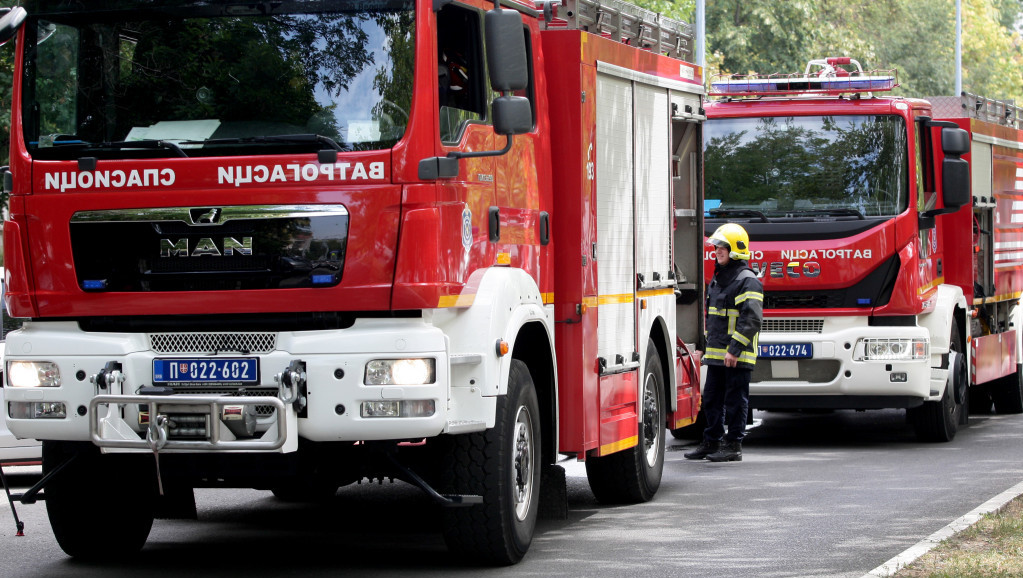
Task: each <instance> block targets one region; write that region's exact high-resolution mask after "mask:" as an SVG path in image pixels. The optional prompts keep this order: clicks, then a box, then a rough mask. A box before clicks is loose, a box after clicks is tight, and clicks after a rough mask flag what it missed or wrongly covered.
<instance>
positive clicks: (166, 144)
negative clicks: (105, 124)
mask: <svg viewBox="0 0 1023 578" xmlns="http://www.w3.org/2000/svg"><path fill="white" fill-rule="evenodd" d="M53 148H62V149H66V148H80V149H88V150H95V149H113V150H124V149H164V150H169V151H172V152H173V153H174V154H175V155H177V156H179V157H187V156H188V154H187V153H185V151H184V150H182V148H181V147H179V146H178V145H177V144H175V143H173V142H171V141H169V140H157V139H146V140H121V141H113V142H85V141H72V142H66V141H65V142H61V141H54V143H53Z"/></svg>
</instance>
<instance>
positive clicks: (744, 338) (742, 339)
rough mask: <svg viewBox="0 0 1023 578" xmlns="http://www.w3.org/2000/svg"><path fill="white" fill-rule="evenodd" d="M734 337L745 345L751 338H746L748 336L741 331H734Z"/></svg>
mask: <svg viewBox="0 0 1023 578" xmlns="http://www.w3.org/2000/svg"><path fill="white" fill-rule="evenodd" d="M732 339H734V340H736V341H738V342H739V343H741V344H742V345H743V346H744V347H745V346H747V345H749V339H746V336H744V335H743V334H742V333H739V332H734V333H732Z"/></svg>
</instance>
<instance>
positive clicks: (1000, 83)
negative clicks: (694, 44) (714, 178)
mask: <svg viewBox="0 0 1023 578" xmlns="http://www.w3.org/2000/svg"><path fill="white" fill-rule="evenodd" d="M635 2H636V3H638V4H640V5H642V6H645V7H647V8H649V9H651V10H662V11H664V12H665V13H666V14H668V15H670V16H672V17H674V18H681V19H682V20H686V21H687V22H692V21H693V13H692V12H688V13H687V12H686V10H689V4H691V2H670V1H668V0H635ZM961 4H962V13H963V16H962V18H963V33H962V46H963V50H962V75H963V90H965V91H967V92H972V93H974V94H980V95H983V96H985V97H987V98H995V99H999V100H1013V99H1015V100H1016V101H1017V103H1023V74H1021V73H1020V70H1023V36H1021V30H1023V24H1021V17H1023V0H961ZM665 5H668V6H670V7H671V8H672V10H666V9H665V8H664V7H665ZM706 28H707V38H706V51H707V71H708V76H712V75H714V74H716V73H719V72H720V73H725V74H728V73H750V72H759V73H775V72H786V73H794V72H802V71H803V68H804V67H805V66H806V63H807V62H808V61H809V60H811V59H814V58H822V57H825V56H851V57H853V58H855V59H856V60H859V61H860V63H861V64H863V66H864V67H865V68H868V69H890V68H894V69H897V70H898V75H899V82H900V83H901V87H900V88H899V89H897V91H896V94H903V95H906V96H939V95H952V94H953V92H954V88H955V0H875V1H873V2H849V1H848V0H707V1H706Z"/></svg>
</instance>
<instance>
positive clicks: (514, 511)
mask: <svg viewBox="0 0 1023 578" xmlns="http://www.w3.org/2000/svg"><path fill="white" fill-rule="evenodd" d="M540 442H541V439H540V406H539V403H538V401H537V397H536V390H535V389H534V388H533V379H532V377H531V376H530V375H529V370H528V369H527V368H526V364H525V363H523V362H522V361H520V360H517V359H513V360H512V362H511V371H510V373H509V376H508V394H507V395H505V396H503V397H500V398H498V400H497V418H496V422H495V424H494V427H493V428H491V429H489V430H487V431H484V432H477V433H471V434H464V435H457V436H451V438H450V445H451V447H450V448H449V451H447V452H445V464H444V465H445V467H444V468H443V470H442V472H441V475H442V479H443V482H442V488H443V490H444V491H445V492H446V493H451V494H463V495H478V496H483V503H482V504H478V505H473V506H468V507H449V508H446V509H445V510H444V512H443V533H444V541H445V542H446V543H447V545H448V549H449V550H450V551H451V552H452V553H453V554H455V555H458V556H464V557H468V558H471V559H473V560H475V561H478V562H483V563H487V564H493V565H509V564H514V563H516V562H518V561H519V560H521V559H522V557H523V556H524V555H525V554H526V551H528V550H529V545H530V543H531V542H532V541H533V531H534V529H535V528H536V519H537V511H538V509H539V505H540V472H541V465H540V448H541V447H542V445H541V443H540Z"/></svg>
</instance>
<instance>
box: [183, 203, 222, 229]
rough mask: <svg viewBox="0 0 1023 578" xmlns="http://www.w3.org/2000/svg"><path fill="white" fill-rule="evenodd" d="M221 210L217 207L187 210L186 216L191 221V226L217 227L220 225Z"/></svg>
mask: <svg viewBox="0 0 1023 578" xmlns="http://www.w3.org/2000/svg"><path fill="white" fill-rule="evenodd" d="M222 211H223V209H221V208H219V207H213V208H210V207H201V208H197V209H188V216H189V218H190V219H192V224H193V225H217V224H219V223H220V213H221V212H222Z"/></svg>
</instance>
